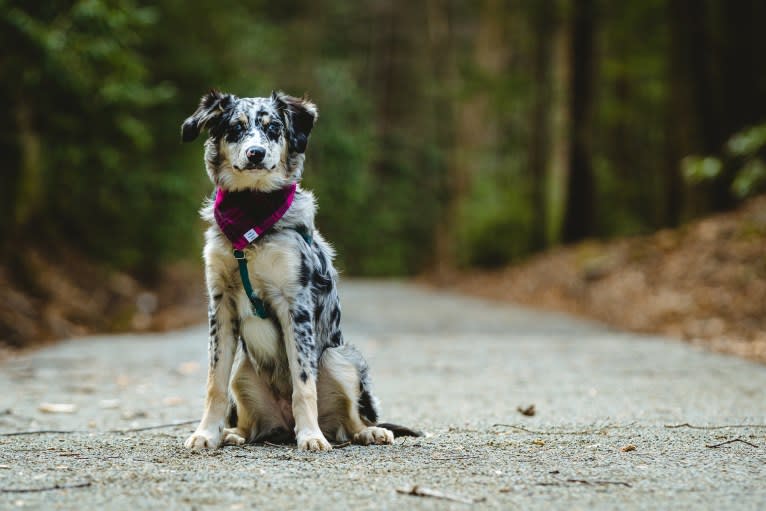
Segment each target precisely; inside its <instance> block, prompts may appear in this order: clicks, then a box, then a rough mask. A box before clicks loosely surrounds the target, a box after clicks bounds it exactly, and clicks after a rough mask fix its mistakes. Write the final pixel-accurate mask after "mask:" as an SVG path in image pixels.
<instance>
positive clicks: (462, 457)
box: [431, 454, 481, 461]
mask: <svg viewBox="0 0 766 511" xmlns="http://www.w3.org/2000/svg"><path fill="white" fill-rule="evenodd" d="M480 457H481V456H476V455H473V454H458V455H455V456H438V457H437V456H432V457H431V459H432V460H436V461H451V460H468V459H476V458H480Z"/></svg>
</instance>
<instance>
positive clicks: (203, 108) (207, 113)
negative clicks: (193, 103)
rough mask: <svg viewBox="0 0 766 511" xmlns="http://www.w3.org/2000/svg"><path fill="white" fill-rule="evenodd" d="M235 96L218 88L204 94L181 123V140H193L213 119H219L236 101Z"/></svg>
mask: <svg viewBox="0 0 766 511" xmlns="http://www.w3.org/2000/svg"><path fill="white" fill-rule="evenodd" d="M234 99H235V97H234V96H232V95H231V94H224V93H222V92H221V91H219V90H217V89H211V90H210V92H208V93H207V94H205V95H204V96H202V99H200V101H199V106H198V107H197V110H195V112H194V113H193V114H191V115H190V116H189V117H188V118H187V119H186V120H185V121H184V123H183V124H182V125H181V140H182V141H183V142H191V141H192V140H194V139H195V138H197V136H198V135H199V132H200V131H202V130H203V129H205V128H207V127H209V125H210V123H211V122H212V121H215V120H216V119H218V118H219V117H220V116H221V114H222V113H223V112H224V111H225V110H226V109H227V108H228V107H229V106H231V104H232V103H233V102H234Z"/></svg>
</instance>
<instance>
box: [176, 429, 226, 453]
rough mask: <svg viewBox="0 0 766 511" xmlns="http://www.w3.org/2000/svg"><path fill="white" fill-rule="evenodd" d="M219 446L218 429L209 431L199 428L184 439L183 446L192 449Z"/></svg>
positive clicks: (219, 436)
mask: <svg viewBox="0 0 766 511" xmlns="http://www.w3.org/2000/svg"><path fill="white" fill-rule="evenodd" d="M220 446H221V432H220V431H219V430H216V431H209V430H204V429H203V430H200V429H198V430H197V431H195V432H194V434H193V435H192V436H190V437H189V438H187V439H186V442H185V443H184V447H186V448H187V449H191V450H193V451H200V450H202V449H218V448H219V447H220Z"/></svg>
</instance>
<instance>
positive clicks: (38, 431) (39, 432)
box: [0, 420, 197, 436]
mask: <svg viewBox="0 0 766 511" xmlns="http://www.w3.org/2000/svg"><path fill="white" fill-rule="evenodd" d="M195 422H197V420H186V421H180V422H170V423H167V424H156V425H154V426H142V427H140V428H128V429H108V430H106V431H102V433H135V432H137V431H148V430H150V429H163V428H174V427H176V426H186V425H188V424H194V423H195ZM98 432H99V431H97V430H87V429H33V430H30V431H14V432H11V433H0V436H23V435H73V434H75V433H98Z"/></svg>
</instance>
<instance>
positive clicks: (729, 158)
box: [681, 123, 766, 198]
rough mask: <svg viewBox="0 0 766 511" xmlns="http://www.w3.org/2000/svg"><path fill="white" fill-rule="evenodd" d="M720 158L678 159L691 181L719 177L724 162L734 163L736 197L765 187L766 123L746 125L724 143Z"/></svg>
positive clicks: (684, 173)
mask: <svg viewBox="0 0 766 511" xmlns="http://www.w3.org/2000/svg"><path fill="white" fill-rule="evenodd" d="M725 148H726V154H725V155H724V156H723V157H714V156H705V157H700V156H687V157H686V158H684V159H683V161H682V162H681V169H682V172H683V175H684V178H685V179H686V180H687V181H688V182H690V183H693V184H697V183H702V182H705V181H710V180H713V179H716V178H718V177H720V176H721V174H722V172H723V170H724V166H725V165H726V164H728V165H731V166H733V168H734V169H735V177H734V180H733V181H732V184H731V189H732V192H733V193H734V194H735V195H736V196H737V197H739V198H745V197H748V196H750V195H754V194H756V193H758V192H760V191H762V190H764V189H766V162H764V154H766V123H765V124H760V125H757V126H752V127H749V128H746V129H744V130H742V131H740V132H738V133H735V134H734V135H732V136H731V137H730V138H729V140H728V141H727V142H726V146H725Z"/></svg>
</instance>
